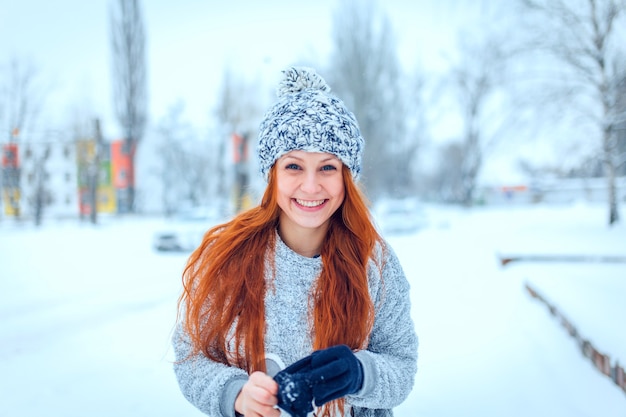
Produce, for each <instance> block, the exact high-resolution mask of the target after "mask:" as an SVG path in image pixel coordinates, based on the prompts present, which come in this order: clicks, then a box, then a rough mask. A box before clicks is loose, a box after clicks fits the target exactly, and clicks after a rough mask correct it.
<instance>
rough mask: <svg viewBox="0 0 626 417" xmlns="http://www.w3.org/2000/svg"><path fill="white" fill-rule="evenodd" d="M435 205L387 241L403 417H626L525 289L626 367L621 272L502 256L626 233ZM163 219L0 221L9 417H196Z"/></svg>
mask: <svg viewBox="0 0 626 417" xmlns="http://www.w3.org/2000/svg"><path fill="white" fill-rule="evenodd" d="M427 212H428V216H429V219H430V227H429V228H428V229H426V230H422V231H420V232H417V233H415V234H411V235H407V236H389V237H388V239H389V241H390V243H391V244H392V246H393V247H394V249H395V251H396V252H397V253H398V255H399V257H400V259H401V261H402V262H403V266H404V269H405V272H406V274H407V276H408V278H409V280H410V282H411V285H412V292H411V296H412V299H413V311H412V314H413V318H414V320H415V327H416V331H417V333H418V336H419V338H420V347H419V361H418V367H419V370H418V374H417V376H416V383H415V387H414V389H413V391H412V393H411V395H410V396H409V398H408V399H407V400H406V401H405V402H404V403H403V404H402V405H401V406H399V407H397V408H396V409H395V415H396V416H400V417H410V416H438V417H447V416H454V417H457V416H477V417H478V416H480V417H488V416H507V417H516V416H551V417H558V416H568V417H569V416H590V417H593V416H604V417H610V416H624V415H626V393H624V392H623V391H622V390H621V389H620V388H618V387H617V386H616V385H615V384H614V383H613V382H612V381H611V380H610V379H609V378H608V377H606V376H604V375H602V374H601V373H600V372H598V371H597V369H596V368H594V366H593V365H592V364H591V362H590V361H589V359H587V358H585V357H584V356H583V355H582V354H581V352H580V349H579V348H578V346H577V345H576V343H575V341H574V339H573V338H572V337H570V336H569V334H568V333H567V332H566V331H565V329H564V328H563V327H562V326H561V324H560V322H559V321H558V320H557V319H556V318H555V317H553V316H551V315H550V314H549V312H548V309H547V308H546V306H545V305H543V304H542V303H540V302H539V301H538V300H536V299H533V298H531V297H530V296H529V294H528V293H527V292H526V291H525V289H524V285H525V284H526V283H528V284H529V285H532V286H533V288H535V289H536V290H537V291H539V292H540V293H541V294H542V295H543V296H544V297H545V298H546V299H547V300H549V301H550V302H551V303H553V304H554V305H555V306H557V308H558V309H559V310H560V311H561V312H562V314H563V315H564V316H566V317H568V318H569V319H570V320H571V322H572V323H573V324H574V325H575V326H576V327H577V329H578V331H579V332H580V334H581V335H582V336H583V337H584V338H586V339H588V340H590V341H591V342H592V344H593V345H594V346H595V347H596V348H597V349H598V350H599V351H601V352H603V353H607V354H609V355H610V356H611V358H612V359H613V361H614V360H616V359H617V360H620V363H622V364H625V363H626V333H625V332H624V318H626V303H625V302H624V298H625V295H626V264H585V263H570V264H568V263H513V264H510V265H509V266H507V267H505V268H503V267H501V266H500V264H499V263H498V260H497V254H498V253H506V254H520V253H533V254H597V255H619V256H626V227H625V225H624V224H621V225H618V226H617V227H613V228H609V227H607V226H606V219H607V216H608V214H607V210H606V208H605V206H604V205H585V204H576V205H570V206H532V207H524V208H520V207H501V208H478V209H473V210H460V209H451V208H445V207H428V211H427ZM621 214H622V219H623V223H626V212H624V210H622V213H621ZM161 224H162V221H160V220H158V219H129V218H115V217H113V218H108V219H102V221H101V224H100V225H98V226H91V225H88V224H79V223H77V222H76V221H63V222H56V221H52V220H49V221H48V222H47V223H46V224H45V225H44V226H43V227H42V228H41V229H36V228H34V226H31V225H30V224H23V225H16V224H14V223H13V222H12V221H11V220H10V219H7V218H2V220H1V222H0V334H1V339H0V341H1V343H0V416H3V417H5V416H6V417H12V416H20V417H28V416H63V417H72V416H81V417H83V416H90V417H98V416H107V417H108V416H116V417H123V416H133V417H138V416H173V415H175V416H177V417H184V416H199V415H201V414H200V413H199V412H198V411H197V410H195V409H194V408H193V407H192V406H191V405H189V404H188V403H187V401H186V400H185V399H184V398H183V396H182V394H181V393H180V391H179V389H178V386H177V384H176V380H175V378H174V374H173V372H172V366H171V361H172V358H173V355H172V350H171V347H170V342H169V338H170V334H171V330H172V326H173V324H174V322H175V319H176V301H177V297H178V295H179V291H180V286H181V285H180V274H181V271H182V268H183V266H184V263H185V260H186V258H187V256H188V254H160V253H156V252H154V251H153V250H152V248H151V247H150V244H151V239H152V233H153V231H154V230H156V229H157V228H158V227H159V226H160V225H161ZM622 366H623V365H622Z"/></svg>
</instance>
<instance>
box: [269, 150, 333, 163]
mask: <svg viewBox="0 0 626 417" xmlns="http://www.w3.org/2000/svg"><path fill="white" fill-rule="evenodd" d="M281 159H298V160H302V161H314V162H326V161H338V160H339V158H337V156H335V155H334V154H332V153H328V152H309V151H302V150H297V151H290V152H287V153H286V154H285V155H283V156H282V157H281Z"/></svg>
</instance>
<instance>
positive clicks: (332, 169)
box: [322, 165, 337, 171]
mask: <svg viewBox="0 0 626 417" xmlns="http://www.w3.org/2000/svg"><path fill="white" fill-rule="evenodd" d="M336 169H337V167H335V166H334V165H324V166H323V167H322V171H334V170H336Z"/></svg>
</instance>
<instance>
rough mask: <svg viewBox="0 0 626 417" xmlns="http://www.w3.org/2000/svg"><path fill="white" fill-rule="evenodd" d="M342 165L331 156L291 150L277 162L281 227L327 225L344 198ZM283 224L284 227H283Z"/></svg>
mask: <svg viewBox="0 0 626 417" xmlns="http://www.w3.org/2000/svg"><path fill="white" fill-rule="evenodd" d="M342 169H343V163H342V162H341V160H339V158H337V157H336V156H335V155H333V154H330V153H321V152H305V151H291V152H289V153H287V154H286V155H284V156H282V157H281V158H279V159H278V161H276V184H277V190H278V205H279V206H280V208H281V209H282V211H283V213H282V214H281V223H282V224H281V226H282V227H284V226H292V227H300V228H313V229H317V228H319V227H322V226H324V227H325V226H326V225H327V224H328V220H329V219H330V217H331V216H332V215H333V213H334V212H335V211H336V210H337V209H338V208H339V206H341V203H343V199H344V196H345V188H344V184H343V175H342V173H341V171H342ZM285 223H286V224H285Z"/></svg>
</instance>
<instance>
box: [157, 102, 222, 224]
mask: <svg viewBox="0 0 626 417" xmlns="http://www.w3.org/2000/svg"><path fill="white" fill-rule="evenodd" d="M183 116H184V103H182V102H178V103H176V104H175V105H173V106H171V107H170V109H169V112H168V114H167V115H166V117H164V118H163V119H162V120H161V122H160V123H159V127H158V135H159V136H160V138H161V146H160V147H159V155H160V156H161V175H160V177H161V184H162V188H163V193H162V204H163V210H164V212H165V215H166V216H170V215H172V214H174V213H175V212H176V211H178V210H179V209H180V205H181V202H184V203H185V204H190V205H192V206H199V205H201V204H204V203H206V202H207V201H208V192H209V181H210V179H211V177H212V172H213V170H214V168H213V167H214V166H215V161H214V158H215V157H213V158H212V157H211V155H212V152H210V149H209V148H208V144H207V143H206V142H202V141H199V140H198V137H197V135H196V133H195V132H194V130H193V128H192V126H191V125H190V124H189V123H188V122H186V121H185V120H184V118H183Z"/></svg>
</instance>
